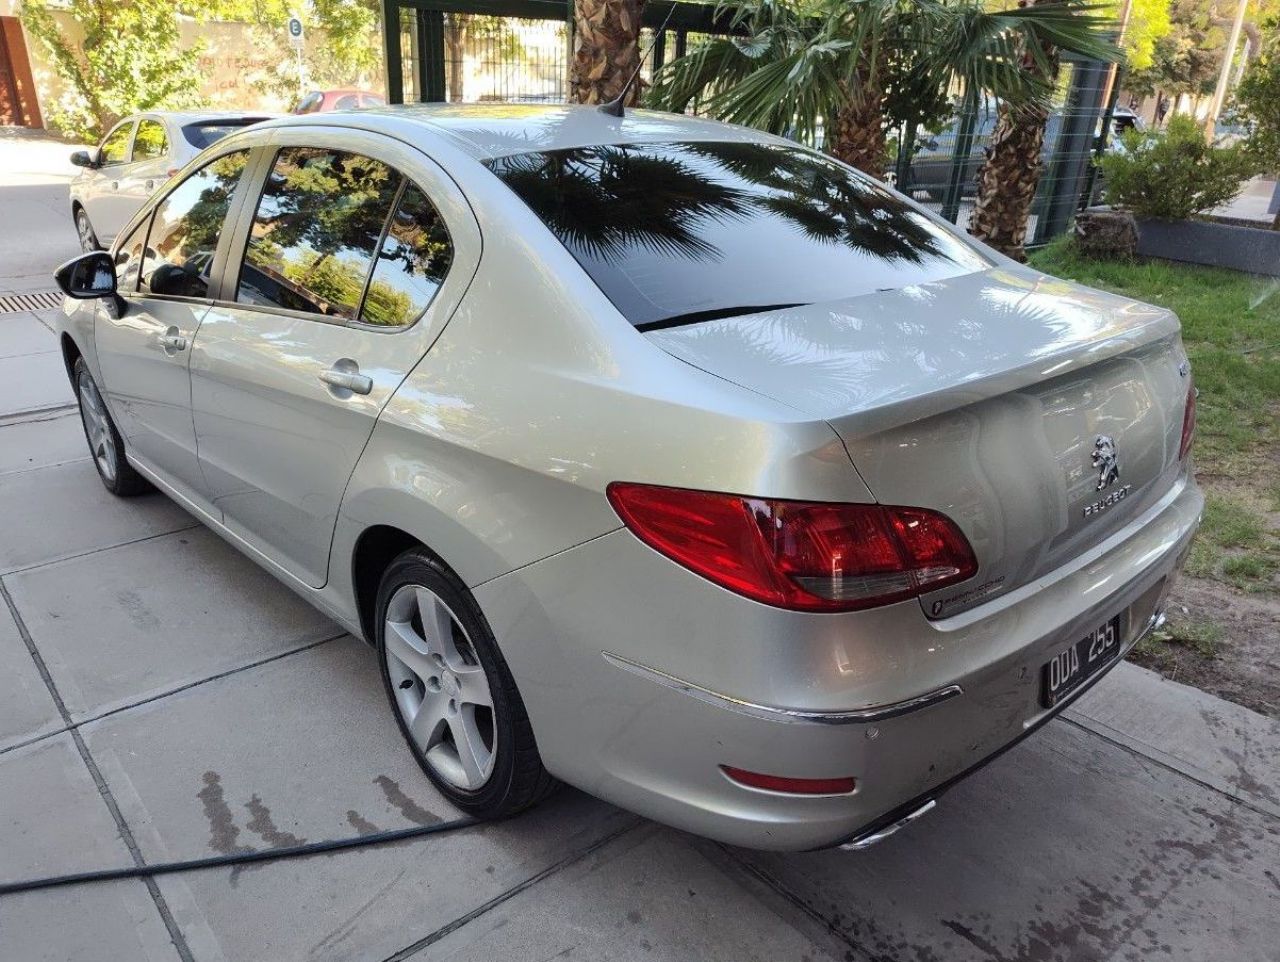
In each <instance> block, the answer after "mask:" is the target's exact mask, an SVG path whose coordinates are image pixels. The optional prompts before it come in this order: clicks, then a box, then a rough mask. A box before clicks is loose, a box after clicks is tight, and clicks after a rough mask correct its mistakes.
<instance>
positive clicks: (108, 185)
mask: <svg viewBox="0 0 1280 962" xmlns="http://www.w3.org/2000/svg"><path fill="white" fill-rule="evenodd" d="M270 116H271V115H270V114H254V115H248V114H243V113H228V112H221V113H220V112H216V111H215V112H209V111H206V112H203V113H175V112H171V111H163V112H161V111H157V112H153V113H145V114H134V115H132V116H130V117H126V118H125V119H124V120H122V121H120V122H119V123H118V124H116V125H115V126H114V127H112V128H111V130H109V131H108V132H107V135H106V136H105V137H103V138H102V143H100V144H99V145H98V146H97V147H96V148H94V149H92V150H78V151H76V152H75V153H74V154H72V155H71V163H73V164H75V165H76V166H77V167H81V168H83V170H82V171H81V173H80V174H78V175H77V176H76V177H75V179H74V180H72V181H71V217H72V219H73V220H75V224H76V233H77V234H78V235H79V236H80V247H81V249H82V250H85V251H94V250H100V249H101V248H102V247H103V246H104V245H109V244H110V243H111V241H112V240H114V239H115V236H116V234H118V233H119V232H120V228H122V227H124V225H125V224H127V223H128V222H129V220H130V219H131V218H132V217H133V215H134V214H136V213H137V212H138V209H139V208H140V207H142V205H143V204H144V203H146V200H147V198H148V197H150V196H151V195H152V193H154V192H155V190H156V189H157V188H158V187H160V185H161V184H163V183H164V182H165V181H167V180H168V179H169V178H170V177H172V176H173V175H174V174H176V173H177V172H178V171H179V170H181V169H182V168H183V167H185V166H186V164H187V161H189V160H191V158H192V157H194V156H195V155H196V154H198V153H200V151H202V150H204V149H205V148H206V147H208V146H209V145H210V144H212V143H214V142H216V141H218V140H221V139H222V138H223V137H225V136H226V135H227V134H229V133H232V132H233V131H236V130H240V129H241V128H243V127H247V126H249V125H250V124H256V123H258V122H259V121H262V120H267V119H269V117H270Z"/></svg>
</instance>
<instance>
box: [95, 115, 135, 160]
mask: <svg viewBox="0 0 1280 962" xmlns="http://www.w3.org/2000/svg"><path fill="white" fill-rule="evenodd" d="M132 136H133V123H132V122H130V123H124V124H121V125H120V126H119V127H117V128H116V129H115V130H113V131H111V133H109V134H107V136H106V138H105V139H104V140H103V141H102V146H101V147H99V148H98V156H99V158H100V159H101V164H102V166H103V167H110V166H112V165H114V164H123V163H125V162H126V161H127V160H128V159H129V138H130V137H132Z"/></svg>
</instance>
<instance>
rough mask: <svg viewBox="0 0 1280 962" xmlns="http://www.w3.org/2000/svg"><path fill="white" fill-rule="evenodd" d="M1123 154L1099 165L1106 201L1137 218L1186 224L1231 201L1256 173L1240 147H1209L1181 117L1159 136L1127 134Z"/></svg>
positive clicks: (1115, 153) (1251, 159) (1254, 163)
mask: <svg viewBox="0 0 1280 962" xmlns="http://www.w3.org/2000/svg"><path fill="white" fill-rule="evenodd" d="M1120 143H1121V146H1122V147H1123V150H1118V151H1112V152H1110V153H1108V154H1106V155H1104V156H1103V157H1102V158H1101V159H1100V160H1099V161H1098V166H1099V167H1101V169H1102V173H1103V176H1104V178H1105V180H1106V197H1107V202H1108V203H1109V204H1112V205H1113V206H1116V207H1124V208H1127V209H1129V210H1131V211H1133V212H1134V214H1136V215H1137V216H1138V217H1152V218H1159V219H1161V220H1186V219H1188V218H1190V217H1194V216H1195V215H1196V214H1201V213H1204V212H1205V211H1207V210H1211V209H1212V208H1214V207H1218V206H1220V205H1222V204H1225V203H1227V202H1228V201H1230V200H1232V199H1233V198H1234V197H1235V196H1236V195H1237V194H1239V193H1240V190H1241V188H1242V187H1243V182H1244V181H1245V180H1246V179H1248V178H1249V177H1252V176H1253V175H1254V174H1255V173H1257V161H1256V159H1255V158H1254V156H1253V155H1251V154H1250V153H1249V152H1248V150H1246V149H1245V148H1244V147H1243V146H1242V145H1239V144H1237V145H1233V146H1231V147H1214V146H1210V145H1209V144H1207V143H1206V142H1205V137H1204V131H1203V130H1202V129H1201V128H1200V127H1199V126H1198V125H1197V124H1196V122H1195V121H1194V120H1193V119H1192V118H1191V117H1189V116H1186V115H1185V114H1179V115H1176V116H1174V117H1172V118H1170V120H1169V126H1168V128H1167V129H1166V130H1165V131H1163V132H1161V131H1152V130H1146V131H1139V130H1129V131H1126V132H1125V133H1124V134H1122V135H1121V137H1120Z"/></svg>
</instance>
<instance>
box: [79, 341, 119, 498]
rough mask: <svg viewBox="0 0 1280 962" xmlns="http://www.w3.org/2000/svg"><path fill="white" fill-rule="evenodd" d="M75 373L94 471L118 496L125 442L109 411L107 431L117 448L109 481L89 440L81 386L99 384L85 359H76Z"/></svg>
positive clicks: (82, 421)
mask: <svg viewBox="0 0 1280 962" xmlns="http://www.w3.org/2000/svg"><path fill="white" fill-rule="evenodd" d="M74 372H75V382H76V407H77V408H78V410H79V414H80V429H81V430H82V431H83V432H84V440H85V443H86V444H87V445H89V457H90V458H92V459H93V469H94V470H95V471H97V472H98V477H99V478H101V479H102V483H103V485H104V486H105V487H106V489H107V490H108V491H110V492H111V493H112V494H118V493H119V488H120V475H121V465H122V464H123V463H124V441H123V440H121V438H120V432H119V431H117V430H116V423H115V421H113V420H112V419H111V412H110V411H108V412H107V430H108V431H110V432H111V440H112V441H113V442H114V443H115V446H116V476H115V478H114V479H108V478H107V476H106V475H105V474H103V473H102V465H100V464H99V463H98V459H97V458H96V457H94V456H93V441H92V440H91V439H90V438H89V426H88V425H87V424H85V418H84V399H83V393H84V392H83V390H82V388H81V386H80V384H81V382H82V381H91V382H93V386H94V387H95V388H96V387H98V384H97V382H96V381H94V380H93V375H92V374H90V373H89V368H88V366H87V365H86V364H85V363H84V359H83V358H77V359H76V366H75V369H74ZM98 394H99V396H101V394H102V389H101V388H99V389H98ZM104 404H105V402H104Z"/></svg>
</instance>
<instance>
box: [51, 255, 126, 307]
mask: <svg viewBox="0 0 1280 962" xmlns="http://www.w3.org/2000/svg"><path fill="white" fill-rule="evenodd" d="M53 279H54V280H55V281H57V282H58V286H59V287H60V288H62V293H64V294H66V295H67V297H73V298H75V299H76V300H78V301H88V300H93V299H94V298H98V297H112V296H113V295H114V294H115V292H116V265H115V261H113V260H112V259H111V255H110V254H108V253H107V252H106V251H93V252H92V253H89V254H81V255H80V256H79V257H73V258H72V259H71V260H69V261H67V262H66V263H65V264H63V265H62V266H61V267H59V268H58V269H57V270H56V271H54V274H53Z"/></svg>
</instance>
